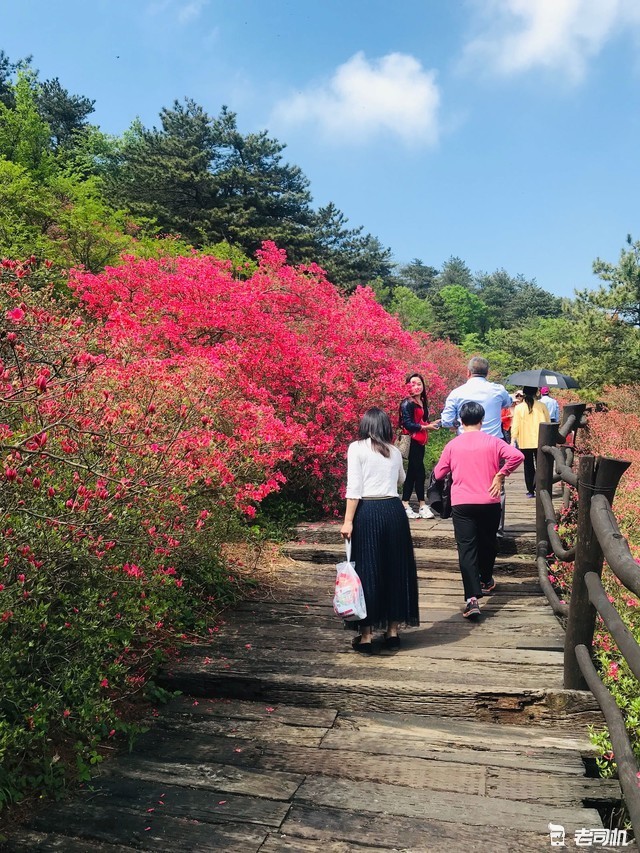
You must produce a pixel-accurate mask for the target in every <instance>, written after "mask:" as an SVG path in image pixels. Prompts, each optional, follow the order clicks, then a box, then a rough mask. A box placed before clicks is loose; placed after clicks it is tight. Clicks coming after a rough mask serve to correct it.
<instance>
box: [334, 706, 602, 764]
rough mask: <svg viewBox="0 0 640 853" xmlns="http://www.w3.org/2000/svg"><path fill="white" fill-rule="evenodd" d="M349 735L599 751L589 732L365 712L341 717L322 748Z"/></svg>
mask: <svg viewBox="0 0 640 853" xmlns="http://www.w3.org/2000/svg"><path fill="white" fill-rule="evenodd" d="M349 731H350V732H360V733H363V732H369V733H371V734H373V735H374V736H375V737H376V738H378V739H380V740H385V739H386V738H388V737H390V736H400V737H402V738H404V739H405V740H410V739H414V740H415V739H417V740H421V741H426V742H427V743H430V744H433V743H434V742H440V743H445V744H450V745H454V746H473V747H476V748H479V749H485V750H490V751H492V752H493V751H495V750H501V751H504V750H507V751H508V750H512V749H525V750H526V749H536V750H538V751H540V750H549V751H553V750H575V751H577V752H579V753H581V754H584V755H594V754H595V751H596V750H595V747H594V746H593V744H592V743H591V741H590V739H589V737H588V735H587V732H586V730H583V731H582V732H580V733H575V732H574V733H572V734H568V733H567V732H566V731H565V729H564V728H562V727H555V728H554V727H553V726H549V727H548V728H546V729H541V728H535V727H522V726H513V725H507V724H499V725H496V724H494V723H488V722H483V721H481V720H454V719H451V718H449V717H439V716H427V715H423V714H415V713H413V714H411V713H409V714H399V713H383V714H381V713H362V712H359V713H358V712H356V713H341V714H340V715H339V717H338V719H337V721H336V724H335V726H334V728H333V729H332V730H331V732H329V733H327V736H326V737H325V738H324V740H323V742H322V746H323V747H325V746H327V744H328V743H329V742H330V741H331V738H332V737H333V736H334V735H336V734H339V735H344V734H345V733H346V732H349ZM338 740H339V738H338Z"/></svg>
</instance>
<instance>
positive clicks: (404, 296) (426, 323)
mask: <svg viewBox="0 0 640 853" xmlns="http://www.w3.org/2000/svg"><path fill="white" fill-rule="evenodd" d="M389 311H390V313H391V314H395V315H396V316H397V317H398V319H399V320H400V322H401V323H402V327H403V328H404V329H407V330H408V331H410V332H429V331H431V330H432V328H433V310H432V308H431V305H430V304H429V303H428V302H427V300H426V299H420V297H419V296H418V295H417V294H416V293H414V291H413V290H411V289H410V288H408V287H404V286H402V285H400V286H399V287H396V288H395V289H394V291H393V297H392V299H391V303H390V305H389Z"/></svg>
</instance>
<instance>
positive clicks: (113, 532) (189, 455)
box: [0, 244, 463, 805]
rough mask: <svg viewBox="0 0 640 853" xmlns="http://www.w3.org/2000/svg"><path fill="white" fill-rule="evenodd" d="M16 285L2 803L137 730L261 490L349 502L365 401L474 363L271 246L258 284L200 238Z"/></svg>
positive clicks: (393, 405) (1, 325)
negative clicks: (169, 251)
mask: <svg viewBox="0 0 640 853" xmlns="http://www.w3.org/2000/svg"><path fill="white" fill-rule="evenodd" d="M0 284H1V286H2V310H1V311H0V394H1V397H2V417H1V418H0V454H1V456H0V477H1V478H2V486H3V488H2V503H1V505H0V525H1V530H2V539H1V540H0V566H1V570H0V650H1V651H0V681H1V683H2V685H3V695H2V697H1V699H0V768H1V769H0V805H2V804H4V803H7V802H12V801H14V800H17V799H19V798H20V797H22V796H23V795H24V794H25V793H26V792H28V791H30V790H34V789H37V790H43V789H50V790H58V789H59V788H60V786H61V785H62V784H64V782H65V779H66V778H67V775H68V769H69V765H70V764H71V765H74V764H75V768H76V773H77V774H78V775H79V776H80V778H83V777H86V776H87V774H88V769H89V767H90V765H91V763H94V762H96V761H99V760H100V758H101V749H102V746H101V745H103V744H104V743H105V742H108V741H109V739H111V738H115V737H117V736H118V735H120V734H124V735H132V734H133V732H134V730H135V726H134V725H133V723H132V722H131V721H130V719H129V716H128V715H127V712H126V709H127V704H126V703H127V701H128V700H132V699H134V698H136V697H138V696H140V695H144V694H145V693H146V694H149V693H150V692H151V693H155V688H154V687H153V682H152V679H153V673H154V672H155V670H156V669H157V667H158V666H159V664H160V662H161V661H162V660H164V659H165V658H166V656H167V654H170V653H172V652H173V650H174V648H175V645H176V643H178V642H179V641H181V640H186V639H189V638H191V637H203V636H205V637H206V636H207V635H208V633H209V632H211V631H213V630H214V628H213V627H212V624H213V618H214V616H215V614H216V613H217V612H219V610H220V609H221V608H222V607H224V606H225V605H226V604H228V603H229V602H230V601H232V600H233V599H234V597H235V596H236V595H238V594H242V592H243V588H244V586H243V584H246V583H247V582H250V581H249V580H247V576H246V573H243V572H242V567H241V566H237V565H236V564H235V563H233V562H230V561H229V559H228V558H225V557H224V552H223V546H224V544H225V543H228V542H230V541H234V540H238V539H241V538H247V537H250V536H251V535H253V530H254V524H255V517H256V514H257V513H259V510H260V507H261V504H262V502H263V501H265V499H267V498H268V499H269V500H268V501H267V503H269V501H273V500H274V499H276V498H278V496H280V497H281V507H280V509H281V510H282V509H283V508H288V509H286V513H288V514H289V515H291V512H292V511H293V508H295V507H299V506H303V507H306V508H311V511H322V512H334V511H336V509H337V507H338V505H339V501H340V499H341V494H342V489H343V484H344V478H345V451H346V446H347V444H348V442H349V441H350V440H352V439H353V437H354V435H355V431H356V429H357V424H358V420H359V418H360V415H361V414H362V412H363V411H364V410H365V409H366V408H368V407H369V406H371V405H374V404H377V405H382V406H383V407H385V408H387V409H388V410H389V411H390V412H393V411H395V410H396V409H397V405H398V402H399V400H400V398H401V397H402V396H403V394H404V393H405V387H404V377H405V374H406V373H407V372H410V371H411V370H415V369H419V370H420V372H422V373H424V374H425V376H426V377H427V378H428V382H429V386H430V397H431V404H432V406H434V409H437V407H438V406H440V405H441V404H442V401H443V398H444V395H445V393H446V391H447V389H448V388H449V387H450V386H451V385H452V384H455V383H457V382H458V381H459V378H460V375H461V374H462V372H463V363H462V358H461V356H460V355H459V353H458V351H457V350H456V349H455V348H454V347H452V346H451V345H449V344H445V343H437V344H436V343H434V342H432V341H431V340H430V339H429V338H428V337H426V336H424V335H422V336H419V335H411V334H409V333H406V332H403V331H402V329H401V328H400V326H399V324H398V322H397V321H396V320H395V319H394V318H392V317H390V316H389V315H388V314H386V312H385V311H384V310H383V309H382V308H381V307H380V306H379V305H378V304H377V303H376V301H375V299H374V298H373V294H372V293H371V292H370V291H368V290H366V289H360V290H358V291H356V292H355V293H354V294H353V295H352V296H350V297H345V296H343V295H341V294H340V293H339V292H338V291H337V290H336V288H334V287H333V285H331V283H330V282H328V281H327V279H326V277H325V275H324V273H323V272H322V270H320V269H319V268H318V267H315V266H306V267H297V268H294V267H291V266H289V265H287V263H286V258H285V256H284V254H283V253H282V252H280V251H279V250H278V249H277V248H276V247H275V246H273V245H270V244H267V245H265V247H264V249H263V251H262V252H261V253H260V254H259V257H258V263H257V265H250V266H249V267H247V268H246V273H245V278H244V279H243V280H241V279H240V277H239V275H238V270H237V263H236V261H235V260H221V259H217V258H213V257H206V256H195V255H190V256H189V257H170V258H164V259H161V260H158V259H142V260H140V259H134V258H128V259H124V261H123V263H122V265H121V266H119V267H114V268H107V269H106V270H105V271H104V272H103V273H101V274H98V275H93V274H90V273H88V272H86V271H77V272H74V273H73V274H72V275H71V280H70V282H69V284H70V287H67V285H66V283H64V284H63V283H61V282H60V281H53V280H51V269H50V265H47V264H43V265H39V264H38V263H37V262H36V260H35V258H31V259H29V260H28V261H26V262H23V263H19V262H16V261H4V262H3V263H2V266H1V267H0ZM258 517H259V515H258Z"/></svg>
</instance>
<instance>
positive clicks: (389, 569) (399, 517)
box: [340, 408, 420, 654]
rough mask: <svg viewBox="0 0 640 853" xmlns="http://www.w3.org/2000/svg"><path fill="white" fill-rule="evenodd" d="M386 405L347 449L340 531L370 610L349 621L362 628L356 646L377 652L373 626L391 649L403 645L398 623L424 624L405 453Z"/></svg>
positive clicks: (365, 420)
mask: <svg viewBox="0 0 640 853" xmlns="http://www.w3.org/2000/svg"><path fill="white" fill-rule="evenodd" d="M392 442H393V428H392V426H391V421H390V420H389V416H388V415H387V414H386V413H385V412H383V411H382V409H378V408H373V409H369V410H368V411H367V412H365V414H364V415H363V417H362V420H361V421H360V427H359V433H358V441H354V442H353V443H352V444H350V445H349V450H348V453H347V491H346V498H347V507H346V511H345V515H344V524H343V525H342V528H341V530H340V533H341V534H342V536H343V537H344V538H345V539H351V546H352V547H351V559H352V560H353V561H354V563H355V569H356V572H357V573H358V576H359V577H360V580H361V581H362V587H363V590H364V597H365V601H366V604H367V616H366V618H365V619H364V620H363V621H362V622H350V623H347V625H348V627H350V628H355V629H356V630H358V631H359V632H360V633H359V636H357V637H355V638H354V640H353V643H352V646H353V648H354V649H355V650H356V651H357V652H361V653H363V654H372V652H373V646H372V639H373V631H374V630H375V629H380V630H383V631H385V635H384V643H385V646H386V647H387V648H389V649H398V648H399V647H400V638H399V637H398V626H399V625H400V624H401V623H404V624H405V625H419V624H420V619H419V613H418V575H417V572H416V561H415V557H414V553H413V543H412V541H411V532H410V530H409V521H408V519H407V514H406V512H405V509H404V507H403V505H402V501H401V500H400V498H399V496H398V485H399V484H400V485H402V483H403V482H404V478H405V474H404V468H403V465H402V455H401V453H400V451H399V450H398V449H397V447H394V446H393V444H392Z"/></svg>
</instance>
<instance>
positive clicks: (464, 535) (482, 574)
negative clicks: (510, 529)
mask: <svg viewBox="0 0 640 853" xmlns="http://www.w3.org/2000/svg"><path fill="white" fill-rule="evenodd" d="M452 515H453V530H454V532H455V536H456V544H457V545H458V562H459V564H460V574H461V575H462V584H463V586H464V597H465V598H480V596H481V595H482V592H481V590H480V581H482V582H483V583H487V582H488V581H489V579H490V578H491V576H492V575H493V566H494V563H495V561H496V554H497V552H498V549H497V544H496V533H497V532H498V525H499V524H500V504H499V503H496V504H458V505H457V506H454V507H453V512H452Z"/></svg>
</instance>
